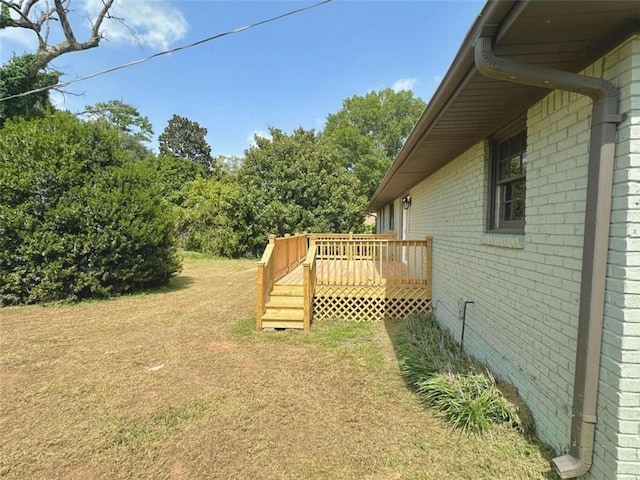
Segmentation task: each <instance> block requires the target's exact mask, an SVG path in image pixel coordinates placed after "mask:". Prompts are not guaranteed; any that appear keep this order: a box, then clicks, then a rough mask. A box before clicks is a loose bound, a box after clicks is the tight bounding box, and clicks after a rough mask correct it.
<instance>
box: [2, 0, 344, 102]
mask: <svg viewBox="0 0 640 480" xmlns="http://www.w3.org/2000/svg"><path fill="white" fill-rule="evenodd" d="M332 1H333V0H322V1H320V2H317V3H314V4H312V5H308V6H306V7H301V8H297V9H295V10H290V11H288V12H286V13H282V14H280V15H276V16H275V17H271V18H267V19H265V20H260V21H259V22H256V23H252V24H250V25H245V26H244V27H239V28H236V29H235V30H229V31H227V32H222V33H217V34H215V35H212V36H210V37H207V38H203V39H202V40H198V41H196V42H193V43H190V44H188V45H183V46H181V47H176V48H172V49H170V50H164V51H162V52H158V53H154V54H153V55H150V56H148V57H145V58H141V59H139V60H134V61H132V62H128V63H123V64H121V65H117V66H115V67H111V68H107V69H106V70H101V71H99V72H95V73H91V74H89V75H84V76H81V77H76V78H74V79H71V80H69V81H67V82H58V83H56V84H55V85H50V86H48V87H41V88H35V89H33V90H29V91H27V92H23V93H16V94H15V95H11V96H9V97H4V98H0V102H4V101H6V100H12V99H14V98H20V97H26V96H27V95H31V94H34V93H39V92H44V91H46V90H51V89H54V88H62V87H67V86H69V85H71V84H72V83H77V82H81V81H83V80H89V79H90V78H94V77H99V76H100V75H105V74H107V73H111V72H115V71H116V70H122V69H123V68H128V67H133V66H134V65H139V64H141V63H145V62H148V61H149V60H151V59H153V58H156V57H161V56H162V55H168V54H170V53H175V52H179V51H180V50H186V49H188V48H191V47H195V46H197V45H201V44H203V43H207V42H210V41H212V40H217V39H218V38H222V37H226V36H227V35H233V34H235V33H240V32H244V31H245V30H249V29H250V28H254V27H258V26H260V25H264V24H265V23H270V22H275V21H276V20H280V19H282V18H285V17H289V16H291V15H295V14H296V13H300V12H304V11H305V10H311V9H312V8H316V7H319V6H320V5H324V4H325V3H329V2H332Z"/></svg>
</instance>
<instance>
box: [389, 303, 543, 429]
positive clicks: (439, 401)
mask: <svg viewBox="0 0 640 480" xmlns="http://www.w3.org/2000/svg"><path fill="white" fill-rule="evenodd" d="M399 345H400V347H399V348H400V355H401V360H400V367H401V370H402V373H403V374H404V376H405V378H406V379H407V381H408V382H409V384H410V385H411V386H412V387H413V388H415V389H416V391H417V393H418V395H419V397H420V398H421V399H422V400H423V401H424V402H425V403H426V404H427V405H429V406H430V407H432V408H434V409H435V410H436V411H437V412H438V413H440V414H441V415H443V416H444V417H445V418H447V419H448V420H449V421H450V422H451V424H452V426H453V427H454V428H458V427H459V428H462V429H463V430H464V431H470V432H476V433H483V432H485V431H486V430H487V429H488V428H489V425H490V424H491V423H497V424H499V423H507V424H509V425H511V426H512V427H514V428H516V429H518V430H519V431H521V432H524V431H526V430H528V429H529V428H530V425H529V424H528V423H527V422H526V421H523V420H522V418H521V416H520V409H521V408H523V406H522V405H517V404H516V403H515V402H513V401H511V400H510V399H507V398H506V397H505V396H504V395H503V393H502V391H501V390H500V388H498V386H497V385H496V382H495V380H494V378H493V377H492V376H491V374H490V373H488V371H487V370H486V368H485V367H484V366H483V365H482V364H480V363H479V362H477V361H476V360H475V359H474V358H473V357H471V356H470V355H467V354H466V353H465V352H463V351H461V349H460V345H459V344H458V343H457V342H456V341H455V340H454V339H453V337H452V336H451V334H450V333H449V332H448V331H447V330H444V329H442V328H440V326H439V325H438V323H437V321H436V319H435V317H434V316H433V315H431V314H426V315H425V314H417V315H411V316H409V317H407V318H406V319H405V322H404V325H403V329H402V330H401V332H400V333H399ZM517 403H520V402H517ZM525 418H529V417H528V416H527V415H525Z"/></svg>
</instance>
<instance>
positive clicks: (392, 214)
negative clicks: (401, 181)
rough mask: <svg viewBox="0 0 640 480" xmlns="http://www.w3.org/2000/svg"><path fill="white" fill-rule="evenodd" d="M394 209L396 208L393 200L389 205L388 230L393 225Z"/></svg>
mask: <svg viewBox="0 0 640 480" xmlns="http://www.w3.org/2000/svg"><path fill="white" fill-rule="evenodd" d="M395 209H396V204H395V202H394V203H392V204H391V205H389V230H393V227H394V225H393V223H394V220H395V219H394V213H395Z"/></svg>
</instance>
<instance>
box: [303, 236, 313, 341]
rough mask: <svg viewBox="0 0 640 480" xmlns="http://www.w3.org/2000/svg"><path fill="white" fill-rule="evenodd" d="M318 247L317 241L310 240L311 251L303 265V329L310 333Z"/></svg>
mask: <svg viewBox="0 0 640 480" xmlns="http://www.w3.org/2000/svg"><path fill="white" fill-rule="evenodd" d="M316 268H317V263H316V247H315V240H314V239H313V238H312V239H311V240H309V251H308V252H307V257H306V259H305V261H304V262H303V263H302V289H303V295H304V299H303V302H304V303H303V306H304V307H303V308H304V312H303V317H302V318H303V319H302V323H303V329H304V331H305V332H308V331H309V329H310V328H311V319H312V318H313V293H314V291H315V289H316V278H317V277H316V275H317V270H316Z"/></svg>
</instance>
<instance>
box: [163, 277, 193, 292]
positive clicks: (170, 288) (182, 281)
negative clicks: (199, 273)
mask: <svg viewBox="0 0 640 480" xmlns="http://www.w3.org/2000/svg"><path fill="white" fill-rule="evenodd" d="M193 283H194V280H193V278H192V277H187V276H185V275H179V276H177V277H173V278H172V279H171V280H169V283H168V284H167V285H165V286H164V287H162V288H163V289H164V291H165V292H176V291H178V290H184V289H185V288H189V287H190V286H191V285H193Z"/></svg>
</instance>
